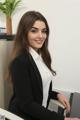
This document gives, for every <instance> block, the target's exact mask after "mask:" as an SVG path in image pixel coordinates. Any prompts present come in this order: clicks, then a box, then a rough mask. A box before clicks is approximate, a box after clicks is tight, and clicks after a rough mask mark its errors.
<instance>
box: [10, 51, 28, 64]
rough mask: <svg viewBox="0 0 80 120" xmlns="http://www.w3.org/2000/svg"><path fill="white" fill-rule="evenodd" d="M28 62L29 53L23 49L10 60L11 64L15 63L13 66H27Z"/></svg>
mask: <svg viewBox="0 0 80 120" xmlns="http://www.w3.org/2000/svg"><path fill="white" fill-rule="evenodd" d="M29 63H30V54H29V52H27V51H26V50H25V51H23V52H22V53H21V54H20V55H18V56H17V57H16V58H15V59H14V60H13V61H12V62H11V66H13V65H15V66H19V65H20V66H26V64H27V66H28V65H29Z"/></svg>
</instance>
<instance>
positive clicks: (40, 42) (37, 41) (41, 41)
mask: <svg viewBox="0 0 80 120" xmlns="http://www.w3.org/2000/svg"><path fill="white" fill-rule="evenodd" d="M35 42H36V43H38V44H42V43H43V42H44V40H35Z"/></svg>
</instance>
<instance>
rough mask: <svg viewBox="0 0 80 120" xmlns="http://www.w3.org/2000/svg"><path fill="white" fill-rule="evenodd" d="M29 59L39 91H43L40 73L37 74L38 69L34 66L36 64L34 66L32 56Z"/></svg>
mask: <svg viewBox="0 0 80 120" xmlns="http://www.w3.org/2000/svg"><path fill="white" fill-rule="evenodd" d="M30 57H31V59H30V60H31V64H32V66H33V68H34V72H35V74H36V77H37V80H38V83H39V86H40V89H41V91H43V87H42V78H41V75H40V72H39V70H38V68H37V66H36V64H35V62H34V60H33V58H32V56H30Z"/></svg>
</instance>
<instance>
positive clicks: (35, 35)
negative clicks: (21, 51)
mask: <svg viewBox="0 0 80 120" xmlns="http://www.w3.org/2000/svg"><path fill="white" fill-rule="evenodd" d="M46 37H47V30H46V25H45V23H44V22H43V21H39V20H37V21H36V22H35V23H34V24H33V26H32V28H31V29H30V30H29V32H28V42H29V46H30V47H32V48H33V49H34V50H36V51H37V50H38V49H39V48H41V47H42V46H43V44H44V41H45V40H46Z"/></svg>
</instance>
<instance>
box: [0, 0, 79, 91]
mask: <svg viewBox="0 0 80 120" xmlns="http://www.w3.org/2000/svg"><path fill="white" fill-rule="evenodd" d="M28 10H37V11H40V12H41V13H42V14H43V15H44V16H45V17H46V18H47V21H48V23H49V26H50V38H49V50H50V53H51V57H52V67H53V69H55V70H56V72H57V75H56V77H54V80H53V82H54V86H53V88H54V89H59V90H66V91H74V92H75V91H77V92H80V0H34V1H33V0H22V3H21V5H20V7H19V8H18V9H17V10H16V11H15V13H14V14H13V16H12V19H13V33H16V29H17V25H18V23H19V20H20V18H21V16H22V15H23V14H24V13H25V12H26V11H28ZM0 27H5V16H4V15H3V14H1V13H0Z"/></svg>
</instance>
